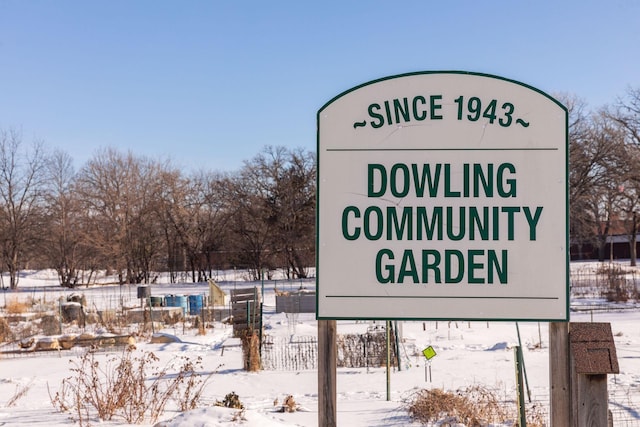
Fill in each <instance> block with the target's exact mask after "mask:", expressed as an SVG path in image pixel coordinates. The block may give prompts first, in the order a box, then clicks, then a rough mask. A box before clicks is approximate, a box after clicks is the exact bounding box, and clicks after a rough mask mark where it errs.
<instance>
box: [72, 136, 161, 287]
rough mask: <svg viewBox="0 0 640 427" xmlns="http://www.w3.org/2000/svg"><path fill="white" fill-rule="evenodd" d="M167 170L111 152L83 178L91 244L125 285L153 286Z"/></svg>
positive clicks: (85, 170)
mask: <svg viewBox="0 0 640 427" xmlns="http://www.w3.org/2000/svg"><path fill="white" fill-rule="evenodd" d="M161 171H162V166H161V165H160V164H159V163H157V162H152V161H150V160H147V159H144V158H137V157H135V156H134V155H133V154H131V153H128V154H126V155H124V154H121V153H119V152H117V151H116V150H114V149H106V150H104V151H102V152H101V153H99V154H98V155H97V156H95V157H94V158H93V159H91V160H90V161H89V162H88V164H87V165H85V166H84V167H83V168H82V169H81V170H80V172H79V173H78V178H77V187H76V188H77V189H78V194H79V196H80V200H81V202H82V208H83V211H84V212H85V215H87V217H88V220H89V221H88V223H89V227H87V228H86V233H87V236H86V238H87V240H88V241H90V242H92V244H93V245H94V246H95V248H96V249H97V250H98V251H99V252H100V253H101V254H102V256H103V259H104V260H105V262H107V263H108V265H109V266H110V268H112V269H114V270H115V271H116V272H117V273H118V276H119V281H120V283H125V282H128V283H140V282H145V283H148V282H149V281H151V280H152V277H151V270H152V266H153V264H154V262H156V261H157V260H158V257H159V256H160V253H161V249H162V244H163V239H162V231H161V230H162V229H161V227H160V225H159V215H158V211H157V210H158V208H159V204H158V197H159V196H158V194H159V188H160V186H161V182H160V181H159V179H160V177H161Z"/></svg>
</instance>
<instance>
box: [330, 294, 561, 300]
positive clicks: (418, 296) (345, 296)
mask: <svg viewBox="0 0 640 427" xmlns="http://www.w3.org/2000/svg"><path fill="white" fill-rule="evenodd" d="M325 298H403V299H418V298H420V299H516V300H518V299H521V300H558V299H560V298H558V297H481V296H472V297H464V296H427V295H326V296H325Z"/></svg>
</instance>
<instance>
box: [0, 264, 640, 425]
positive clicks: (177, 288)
mask: <svg viewBox="0 0 640 427" xmlns="http://www.w3.org/2000/svg"><path fill="white" fill-rule="evenodd" d="M572 268H576V269H577V268H580V269H582V270H581V271H582V272H583V273H584V271H585V270H586V269H587V268H588V264H580V265H575V266H574V265H572ZM585 274H586V273H585ZM232 279H233V277H230V276H225V275H224V274H222V273H220V276H219V277H218V284H219V285H220V286H221V287H222V288H223V289H224V290H225V291H227V292H228V291H229V290H231V289H233V288H234V287H247V286H257V287H258V289H259V290H260V291H262V289H264V326H265V334H267V335H270V336H273V337H284V338H287V339H289V340H295V339H297V338H299V337H306V336H314V335H316V334H317V323H316V320H315V315H314V314H310V313H300V314H298V315H296V316H291V315H290V316H287V315H285V314H284V313H275V292H274V288H275V287H276V286H277V288H278V289H279V290H297V289H298V288H299V287H304V288H307V289H313V288H314V286H315V285H314V282H313V280H306V281H295V282H287V281H284V280H278V281H273V280H269V281H265V282H264V283H263V282H244V281H238V280H232ZM136 291H137V287H136V286H123V287H119V286H115V285H105V286H100V287H91V288H87V289H85V288H81V289H76V290H69V289H61V288H60V287H58V286H56V280H55V276H54V275H53V274H52V273H51V272H48V271H43V272H27V273H25V274H24V276H23V277H22V278H21V282H20V289H19V290H18V291H17V292H10V291H4V292H3V295H2V296H1V297H0V298H3V300H2V301H0V305H2V306H5V305H6V304H7V302H11V301H12V300H16V299H18V300H25V301H26V300H27V299H31V300H37V301H40V302H41V303H43V304H45V303H46V302H47V301H49V302H50V301H56V300H57V299H58V298H59V297H60V296H63V297H64V298H66V297H67V296H68V295H69V294H71V293H81V294H84V295H85V298H86V300H87V307H89V308H91V307H95V308H99V309H117V308H118V307H120V306H122V305H125V306H136V305H137V304H139V300H137V298H136V297H137V294H136ZM203 293H208V286H207V284H206V283H203V284H173V285H171V284H166V283H164V284H157V285H152V295H167V294H182V295H191V294H203ZM572 307H576V308H580V310H579V311H577V310H576V311H572V314H571V321H573V322H590V321H594V322H610V323H611V327H612V331H613V334H614V338H615V342H616V348H617V354H618V360H619V365H620V374H618V375H610V376H609V392H610V393H609V394H610V409H611V410H612V412H613V413H614V417H615V420H616V422H615V424H614V425H616V426H640V328H638V324H639V322H640V307H638V306H637V305H636V304H635V303H633V302H627V303H619V304H604V301H603V300H599V299H596V298H593V297H589V296H587V295H584V296H583V297H582V298H581V299H575V300H573V301H572ZM399 324H400V325H399V328H400V332H401V338H402V340H401V345H400V347H401V358H402V363H401V369H400V370H397V369H394V370H393V371H392V372H391V374H390V388H389V390H390V396H389V399H387V382H386V371H385V368H380V367H369V368H339V369H338V374H337V389H338V390H337V412H338V420H337V422H338V425H341V426H368V427H374V426H409V425H419V424H418V423H413V424H412V421H411V420H410V419H409V417H408V415H407V411H406V410H405V405H406V402H407V399H409V398H410V397H411V396H412V395H413V394H414V393H415V392H416V391H418V390H420V389H423V388H443V389H445V390H456V389H460V388H466V387H468V386H471V385H483V386H485V387H487V388H491V389H493V390H495V392H496V393H497V394H498V395H499V396H501V397H503V398H504V400H506V401H512V400H514V398H515V372H514V352H513V347H514V346H515V345H517V344H518V329H517V328H516V324H515V323H514V322H461V321H458V322H443V321H440V322H435V321H424V322H421V321H413V322H399ZM380 327H382V325H381V324H380V322H378V323H377V324H374V323H373V322H356V321H339V322H338V334H345V333H353V332H359V333H364V332H366V331H367V330H374V329H376V328H380ZM518 328H519V332H520V340H521V342H522V346H523V348H524V361H525V368H526V378H527V382H528V388H529V391H530V396H531V399H532V401H538V402H539V403H541V404H542V405H544V406H548V403H549V378H548V377H549V373H548V370H549V359H548V357H549V356H548V325H547V324H546V323H537V322H527V323H519V325H518ZM86 330H91V331H93V332H95V333H100V332H101V331H100V330H99V327H98V326H95V325H87V327H86ZM65 332H69V331H65ZM76 332H81V330H80V329H77V330H76ZM156 332H162V333H166V334H170V335H173V336H176V337H178V338H179V339H180V342H175V343H159V344H152V343H150V342H149V340H148V339H144V340H139V341H138V342H137V343H136V348H137V350H136V351H138V352H143V351H151V352H153V353H154V354H155V355H157V356H158V357H159V358H160V363H161V364H163V366H168V365H171V364H172V363H175V361H176V360H177V359H178V358H180V357H182V356H185V355H187V356H189V357H194V358H195V357H198V356H200V357H201V358H202V361H203V365H202V372H203V373H205V374H206V373H211V372H213V375H212V376H211V378H210V380H209V382H208V383H207V386H206V388H205V389H204V392H203V401H202V405H201V407H200V408H199V409H195V410H192V411H189V412H185V413H179V412H178V411H177V410H175V408H173V407H169V408H168V410H167V411H166V412H165V413H164V414H163V415H162V416H161V417H160V419H159V425H162V426H165V427H177V426H229V425H244V426H261V427H264V426H267V427H269V426H315V425H317V423H318V397H317V396H318V390H317V376H318V373H317V371H316V370H315V369H307V370H297V371H283V370H277V371H275V370H263V371H259V372H247V371H244V370H243V369H242V366H243V362H242V350H241V348H240V347H239V346H238V345H237V342H236V340H234V339H232V327H231V326H229V325H226V324H223V323H221V322H215V324H214V327H213V328H208V329H207V330H206V334H205V335H199V334H198V331H197V329H195V328H191V327H189V325H188V324H187V325H185V324H184V323H182V322H180V323H177V324H175V325H173V326H171V327H167V328H165V329H162V330H160V331H156ZM428 346H432V347H433V349H434V350H435V351H436V353H437V354H436V356H435V357H434V358H433V359H432V360H431V364H430V376H429V369H427V368H428V367H427V366H426V359H425V357H424V356H423V355H422V350H423V349H424V348H426V347H428ZM7 348H8V346H6V345H5V346H3V347H0V350H3V351H4V350H6V349H7ZM86 351H87V350H86V349H85V348H73V349H72V350H63V351H52V352H37V353H29V354H28V355H24V354H21V355H10V354H4V355H3V356H0V426H25V427H26V426H66V425H69V424H71V420H70V417H69V414H65V413H59V412H56V411H55V410H54V408H53V406H52V404H51V398H50V393H55V392H56V391H58V389H59V388H60V384H61V382H62V379H63V378H65V377H68V376H70V368H71V367H72V366H73V363H74V362H75V363H77V362H78V361H79V358H80V357H81V356H82V355H83V354H84V352H86ZM122 351H123V350H122V349H114V350H111V351H100V352H99V353H98V356H97V357H98V358H103V359H104V360H106V358H108V357H111V356H113V354H114V352H116V353H118V352H122ZM20 390H26V393H25V394H24V395H23V396H21V397H20V398H18V399H17V400H16V401H15V403H13V404H12V405H9V403H10V401H11V400H12V397H14V396H15V395H16V393H17V392H18V391H20ZM231 392H235V393H236V394H237V395H238V397H239V398H240V401H241V402H242V403H243V404H244V406H245V410H244V411H243V413H242V414H241V415H240V414H239V412H238V410H235V409H230V408H223V407H219V406H215V405H214V404H215V402H217V401H222V400H223V399H224V398H225V396H226V395H227V394H229V393H231ZM289 395H291V396H293V398H294V400H295V402H296V403H297V405H298V406H299V410H297V411H295V412H291V413H287V412H284V413H283V412H277V409H279V408H280V407H281V405H282V402H283V401H284V399H285V398H286V397H287V396H289ZM275 401H277V402H278V405H274V402H275ZM91 424H92V425H97V424H99V425H128V424H126V423H124V422H122V420H113V421H110V422H103V421H99V420H93V421H92V422H91ZM143 425H151V424H143Z"/></svg>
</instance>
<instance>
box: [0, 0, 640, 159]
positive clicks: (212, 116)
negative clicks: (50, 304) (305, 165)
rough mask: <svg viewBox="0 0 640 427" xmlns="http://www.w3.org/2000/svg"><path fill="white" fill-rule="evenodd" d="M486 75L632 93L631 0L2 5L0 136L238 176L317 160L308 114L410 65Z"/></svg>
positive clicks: (605, 95)
mask: <svg viewBox="0 0 640 427" xmlns="http://www.w3.org/2000/svg"><path fill="white" fill-rule="evenodd" d="M427 70H462V71H473V72H481V73H489V74H495V75H499V76H502V77H506V78H509V79H513V80H517V81H520V82H523V83H526V84H529V85H531V86H534V87H536V88H538V89H540V90H542V91H544V92H547V93H550V94H556V93H559V92H564V93H569V94H572V95H575V96H578V97H580V98H582V99H583V100H584V101H586V102H587V104H588V106H589V107H590V108H592V109H596V108H598V107H600V106H603V105H605V104H611V103H614V102H615V101H616V98H617V97H620V96H623V95H624V93H625V91H626V90H627V89H628V88H629V87H634V88H639V87H640V2H638V1H635V0H609V1H604V0H603V1H594V0H565V1H561V0H538V1H528V2H525V1H522V2H521V1H513V0H512V1H507V0H499V1H491V0H485V1H437V2H436V1H428V0H423V1H389V0H387V1H376V0H370V1H366V2H364V1H363V2H359V1H355V0H354V1H346V0H339V1H333V0H327V1H303V0H295V1H293V0H291V1H276V0H274V1H271V2H265V1H241V0H237V1H213V0H211V1H195V0H191V1H177V0H175V1H165V0H148V1H133V0H132V1H125V0H110V1H106V0H102V1H100V0H96V1H80V0H78V1H71V0H57V1H52V0H42V1H37V0H0V129H4V130H7V129H19V130H21V131H22V135H23V141H24V142H26V143H29V142H31V141H32V140H34V139H39V140H43V141H44V142H45V143H46V145H47V146H48V147H50V148H51V149H53V148H56V149H61V150H64V151H66V152H68V153H69V154H70V155H71V156H72V157H73V158H74V159H75V162H76V166H77V167H80V166H82V164H84V163H85V162H86V161H87V160H89V159H90V158H91V157H92V156H93V155H95V154H96V152H97V151H98V150H99V149H101V148H106V147H113V148H116V149H119V150H122V151H126V150H131V151H132V152H133V153H135V154H138V155H144V156H149V157H151V158H156V159H170V160H171V161H172V162H173V163H174V165H176V166H178V167H183V168H185V169H201V168H204V169H208V170H218V171H234V170H238V169H239V168H240V167H241V166H242V162H243V161H244V160H250V159H251V158H253V157H254V156H255V155H256V154H258V153H259V152H260V151H261V150H262V149H263V147H264V146H266V145H284V146H287V147H292V148H303V149H305V150H310V151H313V150H315V147H316V112H317V110H318V109H319V108H321V107H322V106H323V105H324V104H325V103H326V102H327V101H329V100H330V99H331V98H333V97H334V96H336V95H338V94H339V93H341V92H343V91H345V90H347V89H349V88H351V87H353V86H356V85H359V84H361V83H364V82H367V81H370V80H373V79H377V78H380V77H385V76H390V75H394V74H401V73H406V72H414V71H427Z"/></svg>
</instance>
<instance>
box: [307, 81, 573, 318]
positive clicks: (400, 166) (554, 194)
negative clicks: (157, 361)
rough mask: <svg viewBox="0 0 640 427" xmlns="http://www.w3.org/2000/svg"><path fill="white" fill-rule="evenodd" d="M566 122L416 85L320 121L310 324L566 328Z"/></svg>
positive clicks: (488, 90) (512, 104)
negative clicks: (410, 322)
mask: <svg viewBox="0 0 640 427" xmlns="http://www.w3.org/2000/svg"><path fill="white" fill-rule="evenodd" d="M567 159H568V151H567V110H566V108H565V107H564V106H563V105H561V104H560V103H559V102H557V101H556V100H554V99H553V98H551V97H550V96H548V95H546V94H545V93H543V92H541V91H539V90H537V89H535V88H532V87H530V86H527V85H525V84H522V83H518V82H515V81H512V80H508V79H504V78H500V77H496V76H491V75H485V74H475V73H467V72H423V73H412V74H406V75H400V76H393V77H388V78H384V79H380V80H376V81H373V82H370V83H367V84H363V85H361V86H358V87H355V88H353V89H351V90H349V91H346V92H344V93H342V94H340V95H339V96H337V97H336V98H334V99H333V100H331V101H330V102H328V103H327V104H326V105H325V106H324V107H322V108H321V109H320V110H319V112H318V219H317V226H318V230H317V233H318V241H317V298H318V312H317V316H318V318H319V319H469V320H473V319H494V320H548V321H558V320H560V321H561V320H568V268H569V257H568V201H567V200H568V199H567V186H568V179H567V167H568V160H567Z"/></svg>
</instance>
